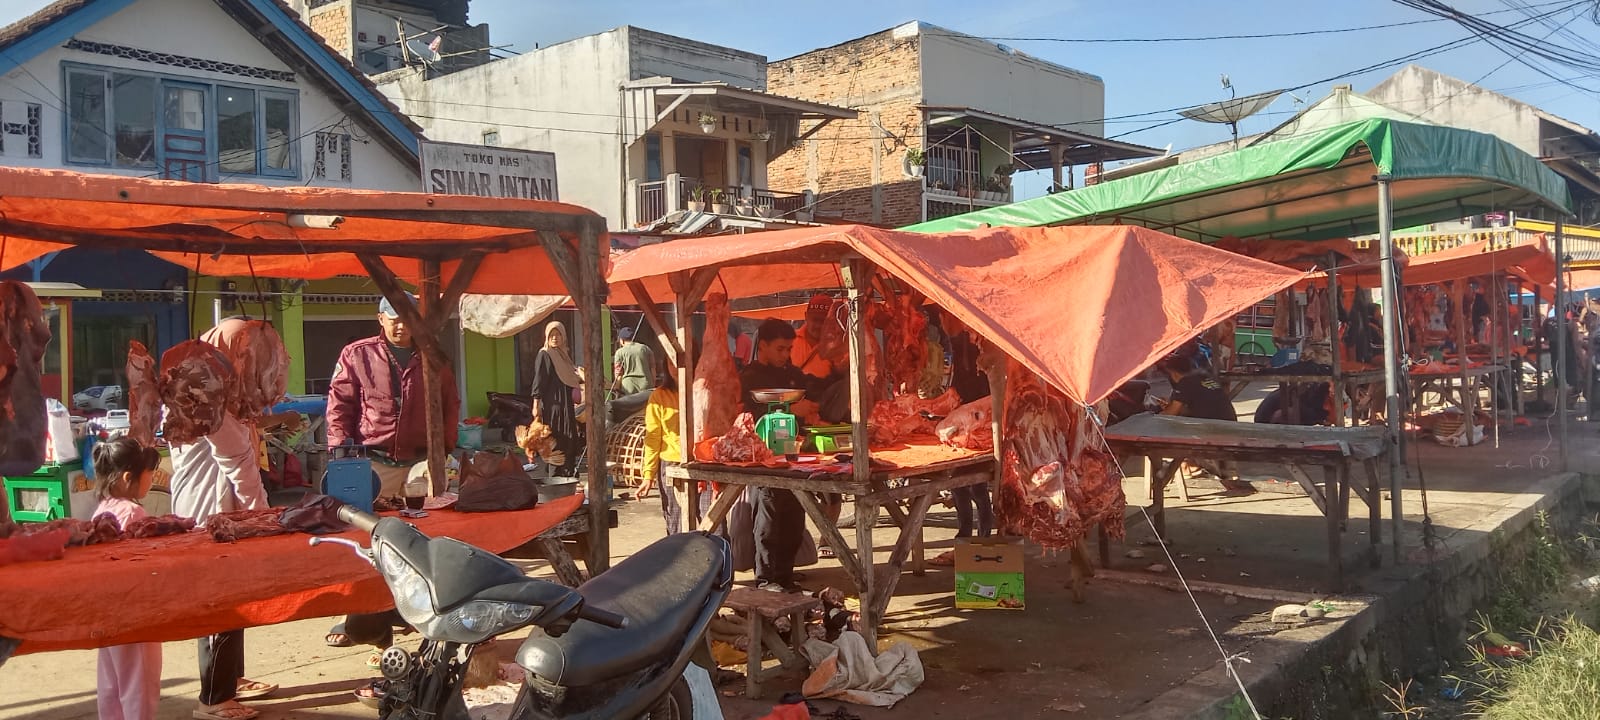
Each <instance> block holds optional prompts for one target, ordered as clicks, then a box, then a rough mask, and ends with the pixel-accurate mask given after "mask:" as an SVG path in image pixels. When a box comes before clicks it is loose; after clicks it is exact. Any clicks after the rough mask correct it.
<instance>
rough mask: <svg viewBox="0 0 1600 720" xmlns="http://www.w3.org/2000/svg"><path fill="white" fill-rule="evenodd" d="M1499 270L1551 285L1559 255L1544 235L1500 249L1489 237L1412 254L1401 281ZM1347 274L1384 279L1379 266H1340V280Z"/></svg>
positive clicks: (1370, 281) (1369, 281) (1429, 281)
mask: <svg viewBox="0 0 1600 720" xmlns="http://www.w3.org/2000/svg"><path fill="white" fill-rule="evenodd" d="M1496 273H1511V274H1512V275H1516V276H1517V277H1520V278H1522V279H1524V280H1527V281H1528V282H1531V283H1534V284H1535V285H1551V284H1553V283H1555V278H1556V261H1555V255H1554V254H1552V253H1551V252H1550V250H1549V248H1548V247H1546V245H1545V241H1544V239H1543V238H1542V237H1541V238H1539V239H1537V240H1533V241H1531V242H1519V243H1517V244H1515V245H1511V246H1508V247H1499V248H1495V247H1494V246H1493V245H1491V243H1490V241H1487V240H1485V241H1480V242H1475V243H1468V244H1466V245H1461V246H1458V247H1453V248H1450V249H1448V250H1440V251H1438V252H1431V253H1427V254H1425V255H1416V256H1411V257H1410V258H1409V259H1408V260H1407V262H1406V263H1405V267H1404V268H1403V269H1401V271H1400V282H1402V283H1404V284H1405V285H1407V286H1415V285H1433V284H1436V283H1442V282H1449V281H1451V280H1461V279H1465V278H1472V277H1478V276H1481V275H1493V274H1496ZM1347 277H1348V278H1350V279H1351V282H1359V283H1362V284H1366V285H1367V286H1368V287H1375V286H1377V284H1378V283H1379V282H1380V276H1379V274H1378V268H1377V267H1376V266H1365V265H1364V266H1362V267H1360V268H1351V269H1349V270H1345V269H1340V270H1339V282H1340V283H1341V284H1343V283H1344V282H1345V279H1346V278H1347Z"/></svg>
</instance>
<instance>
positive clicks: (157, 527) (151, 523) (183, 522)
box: [122, 515, 194, 539]
mask: <svg viewBox="0 0 1600 720" xmlns="http://www.w3.org/2000/svg"><path fill="white" fill-rule="evenodd" d="M193 529H194V520H192V519H190V518H186V517H178V516H177V515H160V516H151V517H142V518H137V519H134V520H130V521H128V526H127V527H125V528H123V529H122V534H123V536H124V537H127V538H129V539H138V538H153V537H163V536H166V535H181V534H183V533H186V532H189V531H190V530H193Z"/></svg>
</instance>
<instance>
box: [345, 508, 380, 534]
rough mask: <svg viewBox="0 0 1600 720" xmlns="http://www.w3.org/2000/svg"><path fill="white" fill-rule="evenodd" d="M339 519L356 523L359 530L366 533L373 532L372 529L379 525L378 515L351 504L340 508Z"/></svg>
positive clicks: (352, 523)
mask: <svg viewBox="0 0 1600 720" xmlns="http://www.w3.org/2000/svg"><path fill="white" fill-rule="evenodd" d="M339 519H340V520H343V521H345V522H347V523H350V524H351V525H354V526H355V528H356V529H357V530H360V531H361V532H364V533H371V532H372V529H373V528H375V527H377V526H378V516H376V515H372V514H370V513H364V512H361V511H360V510H357V509H355V508H353V507H351V506H349V505H345V506H342V507H340V508H339Z"/></svg>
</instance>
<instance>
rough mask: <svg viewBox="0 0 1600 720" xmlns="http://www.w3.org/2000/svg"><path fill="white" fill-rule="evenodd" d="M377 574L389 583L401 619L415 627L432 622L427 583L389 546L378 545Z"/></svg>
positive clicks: (431, 599)
mask: <svg viewBox="0 0 1600 720" xmlns="http://www.w3.org/2000/svg"><path fill="white" fill-rule="evenodd" d="M378 571H379V572H381V573H383V579H384V581H385V582H387V583H389V592H390V593H392V594H393V595H394V607H395V609H396V610H399V611H400V617H403V618H405V620H406V622H408V623H411V624H412V625H413V626H416V627H421V626H423V625H426V624H428V622H429V621H431V620H433V618H434V613H433V594H432V593H431V592H429V591H428V581H427V580H424V579H423V578H422V574H421V573H418V572H417V569H416V568H414V567H411V563H408V562H406V561H405V558H402V557H400V553H398V552H396V551H395V549H394V548H392V547H390V546H389V544H388V543H379V544H378Z"/></svg>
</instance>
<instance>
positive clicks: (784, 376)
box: [739, 318, 809, 592]
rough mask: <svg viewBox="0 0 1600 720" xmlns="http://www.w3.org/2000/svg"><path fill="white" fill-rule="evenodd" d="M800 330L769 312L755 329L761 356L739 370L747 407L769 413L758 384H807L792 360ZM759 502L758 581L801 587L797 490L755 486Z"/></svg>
mask: <svg viewBox="0 0 1600 720" xmlns="http://www.w3.org/2000/svg"><path fill="white" fill-rule="evenodd" d="M794 344H795V331H794V328H793V327H790V326H789V323H786V322H784V321H782V320H778V319H776V318H768V319H767V320H764V321H762V323H761V328H760V329H759V330H757V331H756V357H755V362H753V363H751V364H750V367H747V368H745V369H744V372H742V373H740V374H739V390H740V395H741V396H742V397H743V399H744V409H745V411H746V412H748V413H750V414H751V415H753V416H755V417H757V418H759V417H761V416H762V415H765V414H766V413H767V407H766V404H765V403H761V402H757V401H756V399H755V398H754V397H752V396H751V394H750V393H751V391H753V390H767V389H772V388H803V387H806V386H807V385H808V384H809V381H808V380H807V378H806V376H805V373H803V372H801V371H800V369H799V368H796V367H795V366H794V365H793V364H791V362H790V357H791V355H790V353H791V352H792V351H793V350H794ZM749 492H750V493H751V496H752V497H751V500H752V502H754V504H755V510H756V513H755V541H756V562H755V565H756V567H755V570H756V583H757V587H759V588H761V589H763V590H771V591H773V592H797V591H799V589H800V587H799V585H797V584H796V583H795V580H794V563H795V556H796V555H797V554H798V553H799V552H800V545H801V543H802V541H803V540H802V536H803V535H804V533H805V531H806V514H805V510H804V509H803V508H801V507H800V501H799V500H797V499H795V496H794V493H793V492H790V491H788V490H784V489H777V488H765V487H754V486H752V487H751V488H750V490H749Z"/></svg>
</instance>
